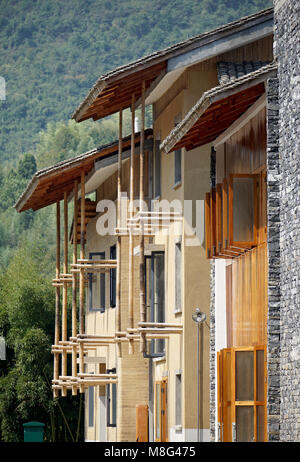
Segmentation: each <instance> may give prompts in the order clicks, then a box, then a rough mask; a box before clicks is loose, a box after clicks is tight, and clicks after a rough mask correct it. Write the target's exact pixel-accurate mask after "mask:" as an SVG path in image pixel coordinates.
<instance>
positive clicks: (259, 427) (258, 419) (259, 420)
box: [256, 406, 264, 441]
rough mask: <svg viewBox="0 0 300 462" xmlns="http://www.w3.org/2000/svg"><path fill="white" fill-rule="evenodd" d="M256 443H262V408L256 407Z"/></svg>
mask: <svg viewBox="0 0 300 462" xmlns="http://www.w3.org/2000/svg"><path fill="white" fill-rule="evenodd" d="M256 426H257V441H264V406H257V407H256Z"/></svg>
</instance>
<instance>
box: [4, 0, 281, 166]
mask: <svg viewBox="0 0 300 462" xmlns="http://www.w3.org/2000/svg"><path fill="white" fill-rule="evenodd" d="M269 6H272V0H217V1H215V0H198V1H195V0H151V1H150V0H113V1H111V0H89V1H82V0H64V1H63V2H57V1H56V0H47V1H45V0H38V1H37V0H17V1H14V2H12V1H9V0H0V11H1V17H0V76H2V77H4V78H5V81H6V93H7V95H6V100H5V101H0V106H1V111H0V156H1V157H0V159H1V161H4V160H5V161H6V162H9V161H11V160H14V159H16V158H17V157H18V156H19V155H20V154H22V153H23V154H24V153H25V152H28V151H29V150H31V149H32V146H33V144H34V143H36V142H37V140H38V134H39V132H40V131H41V130H44V129H45V128H46V126H47V124H48V123H49V122H56V121H61V120H63V121H66V120H68V119H69V118H70V115H71V114H72V112H73V111H74V109H75V107H76V106H77V105H78V104H79V103H80V102H81V100H82V99H83V98H84V96H85V95H86V94H87V92H88V91H89V89H90V88H91V86H92V85H93V84H94V82H95V81H96V80H97V78H98V77H99V76H100V75H101V74H103V73H105V72H107V71H109V70H112V69H114V68H115V67H117V66H119V65H122V64H125V63H127V62H130V61H132V60H135V59H138V58H140V57H142V56H144V55H146V54H149V53H151V52H153V51H157V50H160V49H162V48H164V47H167V46H169V45H171V44H173V43H176V42H179V41H181V40H185V39H187V38H189V37H192V36H195V35H198V34H200V33H202V32H204V31H207V30H210V29H214V28H216V27H218V26H220V25H222V24H225V23H227V22H229V21H232V20H235V19H238V18H240V17H242V16H246V15H249V14H251V13H254V12H257V11H259V10H262V9H264V8H267V7H269ZM71 144H72V143H71Z"/></svg>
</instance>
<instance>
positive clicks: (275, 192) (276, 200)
mask: <svg viewBox="0 0 300 462" xmlns="http://www.w3.org/2000/svg"><path fill="white" fill-rule="evenodd" d="M278 113H279V106H278V81H277V79H271V80H269V81H268V84H267V220H268V238H267V244H268V266H269V271H268V321H267V361H268V366H267V369H268V385H267V386H268V392H267V413H268V418H267V420H268V422H267V424H268V439H269V441H278V440H279V437H280V434H279V430H280V421H279V418H280V292H281V287H280V197H279V191H280V189H279V188H280V165H279V146H278V141H279V126H278Z"/></svg>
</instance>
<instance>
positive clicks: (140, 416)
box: [136, 404, 149, 443]
mask: <svg viewBox="0 0 300 462" xmlns="http://www.w3.org/2000/svg"><path fill="white" fill-rule="evenodd" d="M148 414H149V407H148V405H147V404H139V405H137V406H136V441H137V442H139V443H144V442H147V441H149V436H148V435H149V429H148V420H149V416H148Z"/></svg>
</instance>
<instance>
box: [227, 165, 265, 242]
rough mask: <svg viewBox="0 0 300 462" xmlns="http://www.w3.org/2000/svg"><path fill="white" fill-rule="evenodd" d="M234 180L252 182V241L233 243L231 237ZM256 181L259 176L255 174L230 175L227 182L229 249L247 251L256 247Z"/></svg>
mask: <svg viewBox="0 0 300 462" xmlns="http://www.w3.org/2000/svg"><path fill="white" fill-rule="evenodd" d="M235 178H250V179H252V180H253V240H252V241H235V240H234V236H233V225H234V216H233V200H234V197H233V182H234V179H235ZM258 181H259V175H258V174H256V173H231V174H230V175H229V180H228V196H229V197H228V204H229V209H228V213H229V217H228V218H229V230H228V242H229V247H230V248H233V249H234V248H237V249H246V250H249V249H251V248H252V247H254V246H256V245H257V230H258V196H259V195H258Z"/></svg>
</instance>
